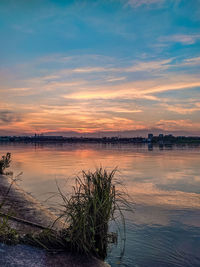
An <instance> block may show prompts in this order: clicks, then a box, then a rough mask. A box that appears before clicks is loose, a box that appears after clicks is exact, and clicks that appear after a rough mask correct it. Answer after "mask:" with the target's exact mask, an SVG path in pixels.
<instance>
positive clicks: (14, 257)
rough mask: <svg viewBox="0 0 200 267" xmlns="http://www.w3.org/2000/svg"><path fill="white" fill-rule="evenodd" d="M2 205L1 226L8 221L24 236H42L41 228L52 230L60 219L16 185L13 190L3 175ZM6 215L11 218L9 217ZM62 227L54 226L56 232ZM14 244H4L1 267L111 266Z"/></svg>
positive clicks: (0, 182)
mask: <svg viewBox="0 0 200 267" xmlns="http://www.w3.org/2000/svg"><path fill="white" fill-rule="evenodd" d="M8 191H9V193H8V194H7V192H8ZM0 203H3V205H2V207H1V210H0V212H1V215H2V214H4V215H3V216H1V217H0V220H1V226H2V225H3V224H4V222H5V224H6V225H8V227H10V228H11V229H14V230H16V233H19V234H20V235H21V236H23V235H26V234H30V233H39V232H40V231H41V228H40V226H42V227H46V228H48V227H50V226H51V225H52V224H53V222H54V221H55V219H56V217H55V216H54V215H53V214H51V213H50V212H49V211H48V210H47V209H46V208H45V207H43V206H42V205H41V204H40V203H39V202H37V201H36V200H35V199H34V198H33V197H32V196H31V195H29V194H27V193H26V192H25V191H23V190H22V189H20V188H19V187H18V186H16V184H13V185H12V186H11V187H10V181H9V178H8V177H7V176H3V175H1V176H0ZM5 214H8V215H9V216H5ZM16 218H17V219H16ZM18 219H21V220H18ZM29 222H31V223H32V224H31V223H29ZM62 227H63V223H62V222H61V221H57V223H56V224H55V225H54V229H56V230H59V229H61V228H62ZM7 241H9V240H7ZM10 241H11V242H10V243H11V245H6V244H3V243H0V266H16V267H17V266H37V267H40V266H41V267H42V266H74V267H76V266H77V267H79V266H107V264H106V263H104V262H103V261H101V260H99V259H97V258H95V257H92V256H90V257H89V256H88V257H86V256H84V255H80V254H77V253H71V252H66V251H65V252H64V253H49V252H47V251H46V250H44V249H41V248H37V247H33V246H28V245H23V244H12V243H13V242H12V240H10ZM7 243H9V242H7Z"/></svg>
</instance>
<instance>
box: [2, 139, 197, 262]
mask: <svg viewBox="0 0 200 267" xmlns="http://www.w3.org/2000/svg"><path fill="white" fill-rule="evenodd" d="M8 151H9V152H11V153H12V160H13V161H12V166H11V169H12V170H13V171H14V174H15V175H17V174H18V173H20V172H21V171H22V172H23V175H22V176H21V182H20V184H21V186H22V187H23V188H24V189H25V190H27V191H28V192H31V193H32V194H33V195H34V196H36V197H37V198H38V199H39V200H40V201H43V200H45V199H46V198H47V197H48V196H49V195H48V193H49V192H56V191H57V189H56V183H55V180H57V182H58V184H59V185H60V186H61V188H62V189H63V190H66V191H70V190H71V185H72V183H73V182H72V181H73V180H72V179H66V178H68V177H74V176H75V175H77V174H78V173H80V171H81V170H82V169H84V170H88V169H90V170H93V169H94V168H95V167H99V166H100V165H102V166H104V167H107V168H108V169H113V168H114V167H116V166H118V169H119V171H120V172H119V173H118V174H117V176H118V178H119V179H121V180H122V181H123V182H124V183H125V185H126V187H127V190H128V192H129V194H130V195H131V197H132V198H133V200H134V202H135V213H134V214H133V215H130V214H127V215H126V216H127V219H128V225H127V240H126V250H125V254H124V257H123V260H122V262H121V263H120V262H119V258H118V255H119V251H120V246H117V247H115V246H114V247H113V248H112V250H111V252H110V254H109V256H108V258H107V262H109V263H110V264H111V266H119V263H120V266H138V267H139V266H148V267H149V266H150V267H151V266H152V267H154V266H156V267H157V266H200V147H196V148H188V147H179V148H177V147H176V148H173V149H169V148H168V149H163V150H159V148H154V149H153V150H152V151H149V150H148V148H147V147H145V146H140V147H139V146H130V145H96V144H92V145H89V144H88V145H87V144H69V145H44V146H41V145H37V146H34V145H30V144H27V145H22V144H11V145H3V144H1V145H0V154H3V153H6V152H8ZM66 180H67V183H66ZM64 185H65V189H64ZM47 205H49V202H48V204H47Z"/></svg>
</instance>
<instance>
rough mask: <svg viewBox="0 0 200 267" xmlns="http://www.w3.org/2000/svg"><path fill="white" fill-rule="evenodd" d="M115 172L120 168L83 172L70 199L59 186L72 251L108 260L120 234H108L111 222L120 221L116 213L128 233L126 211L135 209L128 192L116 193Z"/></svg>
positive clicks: (64, 233) (65, 231)
mask: <svg viewBox="0 0 200 267" xmlns="http://www.w3.org/2000/svg"><path fill="white" fill-rule="evenodd" d="M115 173H116V169H114V170H112V171H111V172H108V171H107V170H105V169H103V168H98V169H96V171H94V172H91V171H88V172H85V171H82V175H81V176H79V177H77V178H76V183H75V186H74V187H73V191H74V192H73V194H72V196H71V197H70V198H69V199H68V198H67V197H66V196H65V194H63V193H62V191H61V190H60V188H59V187H58V190H59V194H60V196H61V197H62V200H63V206H64V211H63V214H62V215H61V217H65V219H66V222H67V224H68V225H69V227H68V228H67V229H65V230H63V231H62V235H63V236H65V238H67V240H68V241H69V242H70V244H71V248H72V250H75V251H78V252H80V253H86V254H93V255H95V256H96V257H99V258H101V259H105V257H106V256H107V247H108V243H109V240H111V239H112V240H114V239H115V241H116V238H115V237H116V235H114V234H109V233H108V227H109V222H110V221H112V220H114V221H116V213H118V215H119V216H120V217H121V221H122V224H123V225H124V230H125V219H124V215H123V210H124V209H127V208H128V209H131V206H130V205H129V202H128V201H127V198H126V197H124V193H123V192H122V191H119V190H116V184H117V183H116V182H114V176H115ZM124 234H125V231H124ZM111 236H112V238H110V237H111Z"/></svg>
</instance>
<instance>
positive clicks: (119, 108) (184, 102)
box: [0, 0, 200, 135]
mask: <svg viewBox="0 0 200 267" xmlns="http://www.w3.org/2000/svg"><path fill="white" fill-rule="evenodd" d="M0 38H1V39H0V81H1V82H0V135H7V134H9V135H13V134H18V135H23V134H34V133H48V134H50V133H52V134H63V135H65V134H72V132H73V134H74V132H79V133H81V134H82V133H87V132H88V133H94V132H110V131H114V132H115V133H116V132H118V133H120V134H122V135H123V133H124V134H126V133H127V131H130V133H131V134H133V135H138V134H140V133H141V134H142V133H144V132H145V131H147V132H148V131H152V132H156V131H158V132H159V131H160V132H162V131H164V132H172V133H175V134H176V133H177V134H181V133H182V134H186V135H187V134H188V135H200V1H199V0H97V1H96V0H74V1H70V0H65V1H64V0H60V1H59V0H42V1H41V0H29V1H28V0H17V1H16V0H1V1H0Z"/></svg>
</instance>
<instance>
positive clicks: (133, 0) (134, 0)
mask: <svg viewBox="0 0 200 267" xmlns="http://www.w3.org/2000/svg"><path fill="white" fill-rule="evenodd" d="M164 1H165V0H128V1H127V3H126V5H129V6H131V7H133V8H137V7H139V6H142V5H153V4H161V3H163V2H164Z"/></svg>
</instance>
